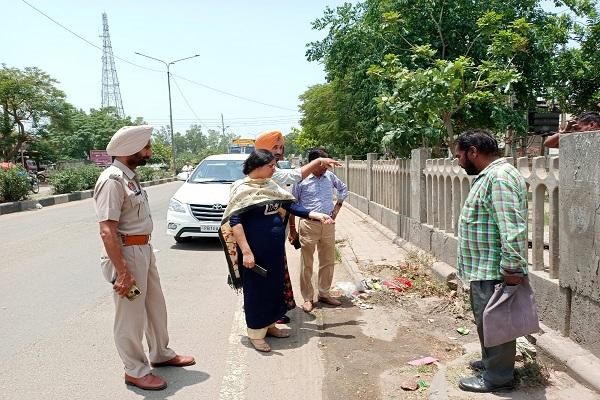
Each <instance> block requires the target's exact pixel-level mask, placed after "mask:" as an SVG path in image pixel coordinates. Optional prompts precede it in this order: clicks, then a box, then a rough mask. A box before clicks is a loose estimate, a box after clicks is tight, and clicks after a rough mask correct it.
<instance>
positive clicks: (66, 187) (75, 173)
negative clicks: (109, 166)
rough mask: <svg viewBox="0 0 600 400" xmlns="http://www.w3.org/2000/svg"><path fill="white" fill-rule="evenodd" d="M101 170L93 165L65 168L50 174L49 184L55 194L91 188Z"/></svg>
mask: <svg viewBox="0 0 600 400" xmlns="http://www.w3.org/2000/svg"><path fill="white" fill-rule="evenodd" d="M101 172H102V171H101V170H100V168H98V167H96V166H95V165H84V166H82V167H71V168H65V169H63V170H61V171H58V172H56V173H55V174H54V175H52V176H50V178H49V182H50V185H51V186H53V187H54V192H55V193H57V194H62V193H71V192H76V191H80V190H88V189H93V188H94V186H95V185H96V181H97V180H98V177H99V176H100V173H101Z"/></svg>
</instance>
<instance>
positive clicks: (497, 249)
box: [454, 130, 527, 393]
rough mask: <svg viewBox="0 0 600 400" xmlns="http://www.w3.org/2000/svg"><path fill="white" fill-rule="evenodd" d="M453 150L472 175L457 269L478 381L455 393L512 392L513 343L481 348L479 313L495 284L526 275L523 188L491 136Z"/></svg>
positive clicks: (470, 135) (473, 136) (472, 138)
mask: <svg viewBox="0 0 600 400" xmlns="http://www.w3.org/2000/svg"><path fill="white" fill-rule="evenodd" d="M454 150H455V154H456V157H457V158H458V163H459V164H460V166H461V167H462V168H463V169H464V170H465V171H466V172H467V174H469V175H477V177H476V178H475V179H474V180H473V183H472V186H471V190H470V192H469V195H468V197H467V199H466V201H465V204H464V206H463V209H462V211H461V214H460V219H459V223H458V225H459V228H458V260H457V266H458V274H459V276H460V278H461V279H462V280H463V282H469V284H470V294H471V307H472V309H473V314H474V317H475V323H476V325H477V333H478V334H479V340H480V342H481V355H482V359H481V360H478V361H472V362H471V368H472V369H474V370H478V371H480V372H481V375H480V376H474V377H470V378H463V379H461V380H460V383H459V387H460V388H461V389H462V390H465V391H470V392H480V393H487V392H494V391H500V390H511V389H512V388H513V387H514V381H513V379H514V378H513V373H514V367H515V354H516V342H515V341H514V340H513V341H510V342H508V343H504V344H501V345H498V346H494V347H485V346H484V344H483V343H484V341H483V312H484V310H485V307H486V305H487V303H488V302H489V300H490V298H491V297H492V294H493V293H494V288H495V285H496V284H498V283H502V282H504V283H505V284H506V285H518V284H520V283H521V282H522V280H523V279H524V277H525V276H526V275H527V188H526V185H525V180H524V179H523V177H522V176H521V174H520V173H519V171H518V170H517V169H516V168H515V167H513V166H512V165H510V164H509V163H507V162H506V160H504V159H501V158H499V157H498V143H497V142H496V139H494V137H493V136H492V135H491V133H490V132H488V131H485V130H473V131H469V132H465V133H464V134H462V135H461V136H460V137H459V138H458V139H457V140H456V144H455V148H454Z"/></svg>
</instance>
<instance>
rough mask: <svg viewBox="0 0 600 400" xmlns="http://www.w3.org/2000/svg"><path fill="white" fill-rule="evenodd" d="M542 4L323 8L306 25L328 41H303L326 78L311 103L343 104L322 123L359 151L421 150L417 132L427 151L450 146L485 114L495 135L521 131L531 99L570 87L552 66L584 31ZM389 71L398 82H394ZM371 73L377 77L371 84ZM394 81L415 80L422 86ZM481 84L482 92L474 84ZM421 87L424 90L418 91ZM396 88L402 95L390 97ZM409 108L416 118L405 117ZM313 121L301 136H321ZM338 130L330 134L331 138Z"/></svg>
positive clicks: (435, 2) (585, 2) (572, 1)
mask: <svg viewBox="0 0 600 400" xmlns="http://www.w3.org/2000/svg"><path fill="white" fill-rule="evenodd" d="M541 3H542V2H541V1H540V0H488V1H485V2H473V1H472V0H455V1H444V0H427V1H416V0H365V1H362V2H359V3H357V4H355V5H351V4H345V5H344V6H341V7H338V8H337V9H335V10H334V9H331V8H327V9H326V10H325V12H324V15H323V17H322V18H320V19H318V20H316V21H315V22H314V23H313V28H314V29H317V30H324V31H326V36H325V38H324V39H323V40H321V41H318V42H313V43H309V45H308V46H309V48H308V51H307V58H308V59H309V60H310V61H319V62H322V63H323V64H324V66H325V70H326V72H327V80H328V83H327V85H330V89H331V93H325V94H324V93H321V95H322V96H317V97H323V98H325V99H330V101H322V103H324V104H325V105H327V106H330V105H332V104H333V105H336V103H337V104H339V105H341V104H343V105H344V106H343V107H341V106H334V107H330V108H326V109H325V110H326V111H336V110H341V111H342V112H339V111H338V112H337V113H336V112H332V113H331V116H330V117H329V118H332V119H331V120H330V121H329V126H331V127H332V128H335V127H337V125H341V124H344V123H346V124H347V128H345V129H344V130H346V129H347V130H348V131H351V132H353V133H354V134H356V135H358V136H359V137H360V139H359V140H356V141H352V142H351V143H354V142H356V143H367V144H366V145H363V148H364V147H371V146H373V145H374V146H376V147H378V148H379V146H380V145H382V147H383V149H384V151H386V152H391V153H396V154H399V153H402V154H407V153H408V150H410V147H411V146H415V145H421V144H422V140H421V139H422V138H423V136H425V137H428V138H429V139H431V140H430V141H429V144H430V145H435V144H436V143H435V139H436V138H437V141H438V142H439V144H440V145H441V144H443V143H442V142H440V141H443V142H445V143H446V144H448V143H450V142H451V139H452V137H453V136H454V134H456V133H460V132H461V131H462V130H465V129H469V128H470V127H474V126H478V125H480V124H482V123H483V122H485V120H486V118H487V120H488V123H489V121H492V122H493V125H488V127H491V128H494V129H496V131H497V132H500V133H501V132H503V131H504V130H506V128H507V127H509V126H510V125H514V128H515V129H516V130H517V131H518V130H519V129H518V128H519V127H521V128H522V129H521V131H524V125H525V122H524V118H523V116H524V115H526V112H527V111H529V110H530V109H534V108H535V107H536V100H537V98H538V97H543V98H548V99H551V98H552V97H553V93H556V92H557V87H560V85H561V84H562V83H566V85H567V86H568V85H569V84H570V82H572V80H570V79H569V75H568V73H567V74H566V76H567V77H566V78H564V79H563V80H562V81H560V82H557V73H556V71H557V68H556V60H557V59H558V58H559V57H560V56H561V54H563V53H564V48H565V46H566V45H567V43H568V42H569V40H570V39H573V38H574V34H575V33H576V32H578V30H580V29H581V27H580V26H579V25H578V24H577V23H576V22H575V21H574V20H573V19H572V18H571V17H570V16H568V15H553V14H551V13H548V12H546V11H544V10H543V9H542V7H541ZM554 3H555V4H556V5H558V6H568V7H569V8H570V9H571V10H573V12H575V13H576V15H578V16H580V17H582V16H583V17H585V16H593V15H595V14H594V7H593V6H594V3H595V2H594V1H591V0H569V1H560V0H557V1H555V2H554ZM590 43H592V42H590ZM563 55H564V57H563V58H565V59H566V61H571V60H572V59H570V58H569V57H567V55H568V54H567V53H564V54H563ZM390 57H393V58H390ZM392 60H393V62H392ZM566 61H563V62H564V63H566ZM392 64H394V65H392ZM373 66H375V67H373ZM378 68H379V69H378ZM394 70H395V71H396V72H398V73H400V75H401V76H398V77H394V76H393V71H394ZM564 70H565V71H567V69H566V68H565V69H564ZM368 72H370V73H371V76H372V77H376V78H378V79H368V78H367V75H368ZM462 72H464V73H465V74H464V75H462ZM509 75H510V76H509ZM587 76H589V75H587ZM400 79H416V80H417V81H418V82H421V85H416V84H414V83H411V82H404V83H401V82H399V81H400ZM482 80H485V81H486V87H481V86H480V84H481V83H482ZM504 83H510V86H509V91H506V90H504V89H503V88H502V85H503V84H504ZM463 84H464V86H463ZM432 85H433V87H432ZM453 85H456V86H453ZM444 87H449V88H454V89H455V90H454V93H453V94H452V95H444V94H443V93H442V89H443V88H444ZM425 88H428V90H429V91H430V93H428V94H424V93H421V92H420V90H421V89H425ZM456 89H457V90H456ZM310 90H311V89H309V91H310ZM395 90H399V91H400V92H402V94H400V93H398V94H397V95H394V93H395ZM309 91H307V92H306V93H308V92H309ZM426 91H427V90H426ZM564 92H566V91H564ZM306 93H305V94H306ZM431 95H433V98H432V99H429V98H428V96H431ZM457 95H458V97H456V96H457ZM383 98H386V101H383V100H382V99H383ZM461 99H463V100H464V101H463V100H461ZM508 99H510V101H508ZM313 100H314V99H313V98H311V97H310V96H306V98H304V99H303V101H304V102H307V103H308V102H311V101H313ZM390 100H391V101H392V102H393V103H395V104H391V103H390ZM378 105H379V107H377V106H378ZM301 107H302V106H301ZM415 111H417V113H418V114H419V115H417V117H416V119H415V118H411V115H409V114H410V113H413V112H415ZM397 112H400V114H404V115H405V117H402V115H397V114H396V113H397ZM518 116H521V117H519V118H520V121H517V119H518V118H517V117H518ZM490 117H492V118H490ZM497 122H498V123H497ZM311 124H312V121H311V120H310V117H309V118H308V119H307V120H303V125H302V127H303V132H305V133H306V135H308V136H310V137H311V138H313V137H314V138H317V139H318V136H316V133H315V132H318V130H315V129H314V126H315V125H316V124H312V126H311ZM407 124H413V125H415V126H414V127H413V126H406V125H407ZM320 126H322V127H325V124H320ZM307 127H309V128H310V129H305V128H307ZM376 128H377V129H376ZM423 129H424V130H425V132H423V131H422V130H423ZM339 131H342V130H341V129H339V128H338V130H335V129H333V130H331V135H332V136H336V132H339ZM444 131H445V134H444V135H442V132H444ZM415 135H417V136H415ZM400 137H402V139H400ZM390 139H394V140H390ZM390 146H391V147H390ZM394 146H396V147H397V146H403V148H394ZM404 147H406V148H404Z"/></svg>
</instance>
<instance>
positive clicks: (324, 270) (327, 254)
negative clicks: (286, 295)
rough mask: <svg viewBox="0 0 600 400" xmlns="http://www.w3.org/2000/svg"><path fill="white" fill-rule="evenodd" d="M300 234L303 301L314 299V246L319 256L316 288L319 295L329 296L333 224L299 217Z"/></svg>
mask: <svg viewBox="0 0 600 400" xmlns="http://www.w3.org/2000/svg"><path fill="white" fill-rule="evenodd" d="M298 234H299V235H300V244H301V245H302V248H301V250H300V252H301V264H300V292H301V293H302V298H303V299H304V301H314V297H315V291H314V289H313V285H312V276H313V261H314V253H315V248H316V250H317V253H318V257H319V273H318V286H319V287H318V290H319V297H327V296H329V289H330V288H331V282H332V280H333V266H334V264H335V224H332V225H325V224H322V223H321V222H318V221H312V220H309V219H301V220H300V223H299V226H298Z"/></svg>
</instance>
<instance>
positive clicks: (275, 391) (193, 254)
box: [0, 182, 324, 400]
mask: <svg viewBox="0 0 600 400" xmlns="http://www.w3.org/2000/svg"><path fill="white" fill-rule="evenodd" d="M180 185H181V183H179V182H173V183H169V184H164V185H159V186H153V187H150V188H148V194H149V197H150V203H151V208H152V215H153V219H154V234H153V238H152V243H153V245H154V247H155V249H156V250H158V253H157V254H156V256H157V263H158V267H159V271H160V274H161V280H162V286H163V290H164V292H165V297H166V300H167V307H168V311H169V331H170V335H171V347H172V348H173V349H174V350H175V351H177V352H179V353H182V354H193V355H194V356H196V359H197V364H196V365H194V366H192V367H188V368H185V369H180V368H162V369H158V370H156V371H155V372H156V373H157V374H159V375H161V376H163V377H164V378H165V379H167V381H168V383H169V387H168V388H167V389H166V390H165V391H162V392H145V391H142V390H138V389H132V388H131V387H128V386H125V385H124V384H123V370H122V365H121V361H120V359H119V357H118V355H117V352H116V349H115V347H114V342H113V337H112V320H113V303H112V295H111V293H112V288H111V285H110V284H108V283H106V282H105V281H104V280H103V278H102V275H101V273H100V267H99V255H100V248H101V247H100V246H101V242H100V238H99V235H98V225H97V223H96V221H95V216H94V210H93V203H92V200H91V199H89V200H83V201H77V202H71V203H67V204H62V205H57V206H53V207H48V208H45V209H42V210H36V211H29V212H23V213H16V214H8V215H4V216H0V232H1V233H0V237H1V240H0V274H1V276H2V280H1V281H0V339H1V344H0V360H2V362H1V364H0V399H28V400H29V399H139V398H147V399H167V398H169V399H192V398H193V399H237V400H243V399H270V398H276V397H278V398H288V399H296V398H298V399H311V400H312V399H320V398H322V382H323V374H324V371H323V359H322V354H321V352H320V350H319V346H318V340H319V334H320V330H319V326H320V325H319V324H320V322H319V319H318V317H316V319H315V317H314V316H309V315H307V314H305V313H303V312H301V311H299V310H295V311H294V312H292V313H291V316H292V318H293V320H294V321H293V323H292V324H291V326H290V328H291V329H292V334H293V336H292V338H290V339H284V340H272V341H271V344H272V347H273V350H274V351H273V352H272V353H270V354H268V355H265V354H261V353H258V352H256V351H254V350H253V349H251V348H250V347H249V344H248V342H247V340H246V339H245V336H244V335H245V324H244V318H243V312H242V299H241V296H239V295H236V294H235V293H234V292H233V291H232V290H231V289H229V287H228V286H227V285H226V283H225V278H226V266H225V260H224V257H223V255H222V250H221V248H220V246H219V244H218V241H217V240H202V241H194V242H192V243H189V244H185V245H176V244H175V242H174V240H173V238H172V237H169V236H167V235H166V234H165V230H166V222H165V217H166V210H167V205H168V201H169V199H170V197H171V196H172V194H173V193H174V192H175V190H177V188H178V187H179V186H180ZM296 259H297V257H292V259H291V265H290V269H291V270H296V269H297V268H298V266H297V264H296V263H294V261H295V260H296ZM293 275H297V274H296V273H293ZM295 287H298V285H297V284H296V285H295Z"/></svg>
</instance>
